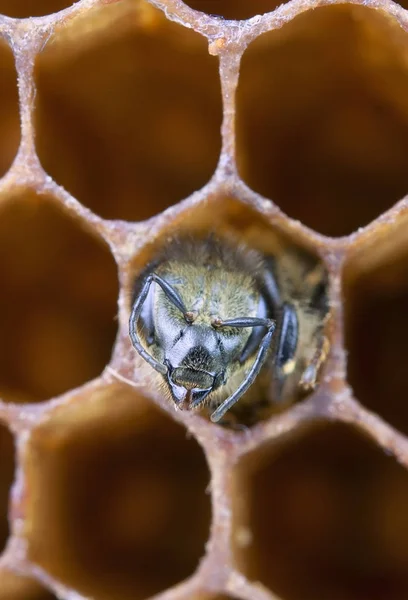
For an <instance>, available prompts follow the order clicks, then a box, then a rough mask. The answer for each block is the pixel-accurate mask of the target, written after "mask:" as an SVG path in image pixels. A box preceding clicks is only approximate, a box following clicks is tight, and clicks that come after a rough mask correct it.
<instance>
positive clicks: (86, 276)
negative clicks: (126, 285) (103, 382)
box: [0, 192, 118, 402]
mask: <svg viewBox="0 0 408 600" xmlns="http://www.w3.org/2000/svg"><path fill="white" fill-rule="evenodd" d="M0 285H1V290H2V293H1V296H0V307H1V309H0V330H1V337H2V344H1V348H0V395H1V396H2V397H3V398H4V399H5V400H11V401H13V402H36V401H40V400H45V399H46V398H50V397H53V396H55V395H58V394H61V393H63V392H66V391H68V390H69V389H71V388H74V387H76V386H79V385H81V384H83V383H85V382H86V381H88V380H89V379H92V378H94V377H96V376H98V375H99V374H100V372H101V371H102V370H103V368H104V366H105V365H106V363H108V361H109V359H110V355H111V350H112V346H113V343H114V341H115V335H116V323H115V316H116V312H117V307H116V304H117V294H118V289H117V288H118V283H117V274H116V266H115V263H114V260H113V258H112V256H111V254H110V252H109V249H108V247H107V246H106V245H105V244H104V243H103V242H102V241H101V240H98V239H96V237H95V236H94V235H92V234H91V232H90V230H89V229H88V230H87V228H86V227H84V225H83V224H81V223H80V222H79V221H75V220H74V219H73V218H72V217H70V216H68V214H67V213H66V211H64V210H63V208H62V207H58V206H57V205H56V204H55V202H53V201H52V199H51V198H50V197H47V196H43V195H36V194H35V193H34V192H21V193H16V194H15V195H13V196H11V197H9V196H7V197H4V198H3V199H2V201H1V203H0Z"/></svg>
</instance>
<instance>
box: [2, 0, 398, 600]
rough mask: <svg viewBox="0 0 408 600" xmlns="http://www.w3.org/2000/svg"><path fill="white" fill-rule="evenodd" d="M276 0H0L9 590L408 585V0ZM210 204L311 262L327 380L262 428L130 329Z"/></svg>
mask: <svg viewBox="0 0 408 600" xmlns="http://www.w3.org/2000/svg"><path fill="white" fill-rule="evenodd" d="M278 5H279V2H277V1H276V0H185V1H184V2H183V1H182V0H79V1H78V2H75V3H73V2H72V1H69V0H0V13H1V16H0V66H1V90H2V93H1V101H0V132H1V145H0V284H1V295H0V307H1V310H0V332H1V342H2V343H1V347H0V456H1V460H0V543H1V552H2V553H1V555H0V600H53V599H54V600H55V599H56V598H59V599H60V600H144V599H146V600H147V599H148V598H154V599H155V600H406V599H407V598H408V517H407V511H406V506H407V503H408V472H407V468H408V439H407V435H408V383H407V382H408V379H407V377H406V365H407V361H408V343H407V339H408V317H407V314H408V313H407V310H406V307H407V302H408V201H407V199H406V197H405V196H406V194H407V191H408V14H407V13H406V10H405V6H404V5H402V6H400V5H398V4H396V3H394V2H391V0H356V1H355V2H350V3H339V2H336V1H329V0H292V1H291V2H288V3H284V4H281V5H279V6H278ZM214 227H216V228H217V229H219V230H220V231H222V232H227V233H228V234H233V235H234V236H236V237H237V238H239V239H243V240H245V241H246V242H247V243H248V244H249V245H251V246H253V247H254V248H255V249H257V250H259V251H262V252H265V253H272V254H274V253H275V252H277V249H279V252H280V253H281V254H280V255H279V256H280V257H279V258H278V255H276V260H277V261H278V263H279V261H281V260H283V258H282V257H285V256H289V255H290V256H296V257H297V258H296V259H295V260H294V262H293V264H292V266H293V268H295V267H296V265H297V266H299V265H300V264H303V263H305V264H306V263H308V264H313V265H317V266H318V267H319V268H320V269H321V271H322V272H323V273H324V277H325V286H326V287H325V294H326V295H327V298H326V299H327V307H328V309H327V314H326V315H325V318H324V322H323V323H321V324H320V325H321V336H323V337H322V338H321V339H324V340H325V341H326V343H327V344H326V345H327V348H328V352H327V356H325V360H324V361H323V364H322V366H321V369H320V372H319V377H318V383H317V385H316V387H315V389H314V390H312V392H311V393H309V394H308V395H306V396H304V397H302V398H299V399H296V401H295V402H291V403H289V404H288V405H285V407H284V408H283V409H281V410H276V411H275V410H273V411H272V413H271V414H269V415H268V416H267V417H266V418H261V419H259V420H258V421H257V422H256V423H255V424H253V425H251V426H242V427H226V426H223V425H217V424H214V423H211V422H210V421H209V420H208V419H207V418H206V417H205V416H203V415H202V414H200V413H196V412H188V411H176V410H175V408H174V406H173V405H171V403H170V402H169V401H168V399H167V398H166V397H165V396H164V394H163V391H162V388H161V387H160V381H159V376H158V375H157V373H156V372H155V371H153V369H151V367H150V366H149V365H148V364H147V363H145V362H144V361H143V360H142V359H141V358H140V357H139V355H138V354H137V353H136V352H135V351H134V349H133V348H132V346H131V343H130V339H129V335H128V319H129V312H130V304H131V302H130V298H131V294H132V288H133V285H134V281H135V278H136V277H137V275H138V274H139V273H140V272H141V271H142V270H143V269H144V268H145V266H146V264H147V263H148V262H149V261H150V260H151V258H152V257H153V256H154V255H155V252H156V251H157V249H158V248H161V247H162V246H163V245H165V244H166V241H167V240H168V239H169V238H171V236H173V235H174V234H177V233H179V232H183V233H189V234H192V235H195V234H197V233H200V235H201V233H202V232H206V231H209V230H211V229H213V228H214ZM295 263H296V264H295ZM279 264H281V265H283V264H285V263H283V262H282V263H279ZM288 268H289V267H288ZM291 268H292V267H290V268H289V271H290V269H291ZM282 269H284V267H282ZM290 272H291V271H290ZM289 276H291V275H290V273H289ZM303 293H305V292H303ZM311 339H312V338H311ZM303 341H304V342H305V346H306V347H307V348H308V349H307V350H305V352H306V354H305V356H306V357H307V356H309V355H310V352H311V348H310V347H309V346H310V344H311V342H310V344H309V340H308V339H307V338H305V339H304V340H303ZM307 352H309V354H307Z"/></svg>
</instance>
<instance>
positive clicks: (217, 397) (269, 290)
mask: <svg viewBox="0 0 408 600" xmlns="http://www.w3.org/2000/svg"><path fill="white" fill-rule="evenodd" d="M215 224H216V225H215ZM129 271H130V272H129V277H128V282H127V289H126V292H127V297H128V298H129V312H130V310H131V306H132V305H133V302H136V301H137V299H138V298H139V297H142V294H143V293H145V291H143V284H144V281H145V279H146V277H147V275H148V274H150V273H153V272H154V273H155V274H156V275H159V276H160V277H162V279H164V280H165V282H167V283H170V285H171V287H172V288H173V290H175V291H176V293H178V294H179V296H180V297H181V300H182V303H184V306H185V308H186V310H187V312H186V313H185V315H188V314H189V311H191V315H193V320H192V321H188V319H187V317H184V316H183V313H182V310H181V309H180V308H177V313H176V314H175V313H174V311H175V310H176V309H175V308H174V305H175V303H171V301H170V300H169V298H170V296H169V295H168V296H167V297H166V295H165V294H163V292H162V291H161V288H159V286H158V285H156V284H155V283H152V284H151V287H150V288H149V293H150V292H151V295H150V296H149V295H148V296H147V297H145V300H144V302H143V304H142V309H141V310H142V312H141V314H140V317H139V319H138V320H136V330H137V332H138V335H139V339H140V340H141V344H142V346H144V349H145V350H146V351H147V353H148V354H150V356H152V357H153V358H154V359H155V360H156V361H158V362H159V363H161V365H163V364H165V365H166V366H167V371H166V372H165V373H164V375H163V374H157V381H158V387H159V389H160V393H162V394H165V395H166V396H167V397H168V399H169V401H170V403H171V404H174V403H175V404H177V405H178V407H179V408H184V409H186V410H191V409H192V406H193V405H194V406H195V408H194V410H199V411H201V412H202V414H203V415H205V416H206V417H209V416H210V415H212V418H213V419H215V420H216V421H217V422H220V423H221V424H223V425H232V426H235V425H242V424H244V425H247V426H251V425H253V424H254V423H257V422H258V421H259V420H263V419H266V418H268V417H269V416H270V415H271V413H272V412H276V411H279V410H283V409H285V408H287V406H288V404H289V403H291V402H293V401H295V400H298V399H300V398H302V397H304V396H305V394H307V393H309V392H310V391H313V390H314V389H315V388H316V386H317V381H318V378H319V371H320V367H321V365H322V363H323V362H324V360H325V358H326V355H327V350H328V340H327V339H326V336H327V335H328V333H327V331H326V329H327V328H326V322H327V321H328V317H329V313H328V311H329V307H328V299H327V286H328V276H327V271H326V269H325V266H324V264H323V263H322V262H321V260H319V258H318V257H317V256H316V255H315V254H314V253H313V251H312V250H311V249H310V248H308V247H306V246H305V245H304V243H302V244H300V243H299V242H298V241H295V240H294V239H292V238H290V237H289V236H288V235H287V234H285V233H284V232H283V231H282V230H279V229H278V227H273V226H271V225H270V223H269V222H268V220H267V219H266V218H265V217H263V216H262V215H260V214H259V213H258V212H256V211H255V210H253V209H251V208H249V207H248V206H246V205H244V204H242V203H240V202H238V201H237V200H235V199H234V198H232V197H214V198H212V199H210V200H208V201H207V202H206V203H205V204H203V205H199V206H196V207H194V208H193V209H192V210H190V211H186V212H183V214H182V215H180V216H179V217H178V219H176V220H175V221H174V222H173V223H172V225H171V226H169V227H166V228H165V229H163V230H162V232H161V234H160V235H159V236H158V237H157V239H156V240H155V241H154V242H153V243H150V244H147V245H146V246H145V247H144V249H143V250H142V251H141V252H140V253H139V254H138V255H137V256H136V258H135V259H134V260H133V262H132V264H131V265H130V269H129ZM156 299H157V301H156ZM176 306H177V304H176ZM149 307H150V308H149ZM246 317H250V318H257V317H260V318H266V319H274V320H275V321H276V329H275V332H274V333H273V335H272V336H271V337H269V336H270V333H268V332H267V329H266V328H265V327H264V328H263V329H257V330H255V327H253V329H252V331H251V326H249V325H248V324H244V325H242V326H240V325H237V326H234V327H232V326H231V327H225V328H224V327H223V326H222V325H214V322H215V321H217V319H221V321H223V320H228V319H231V318H234V319H241V318H246ZM258 325H259V323H258ZM258 325H257V326H258ZM134 330H135V327H133V328H132V331H134ZM268 339H269V341H268ZM264 344H265V346H264ZM136 347H137V340H136V344H135V348H136ZM135 352H136V351H135ZM274 356H279V359H278V360H276V361H275V363H273V360H272V358H273V357H274ZM258 360H259V365H260V367H259V368H260V370H259V369H258V371H256V372H255V371H254V372H255V375H254V379H253V381H252V383H251V385H250V386H249V388H247V391H246V392H245V394H244V396H242V397H241V398H240V399H239V400H238V401H237V402H235V403H234V404H233V406H232V408H231V409H230V410H228V412H227V413H225V417H224V415H222V414H220V411H217V413H216V415H215V414H214V411H215V410H216V408H217V407H218V406H220V405H221V404H222V403H223V402H224V401H226V400H227V398H229V397H230V396H231V395H232V394H233V392H235V391H236V390H238V389H239V387H240V386H241V385H246V384H245V381H247V382H250V381H251V378H252V373H253V370H254V369H256V368H257V362H258ZM143 367H145V368H146V369H150V370H151V372H154V371H153V368H152V366H150V365H148V364H147V362H146V363H142V368H143ZM198 373H199V374H200V375H198ZM183 378H184V379H183ZM203 382H204V383H206V384H207V385H203ZM163 384H164V385H163ZM195 384H196V385H195ZM213 392H214V393H213ZM203 393H204V396H203ZM172 399H173V400H172ZM173 401H174V402H173Z"/></svg>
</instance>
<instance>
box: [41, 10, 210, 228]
mask: <svg viewBox="0 0 408 600" xmlns="http://www.w3.org/2000/svg"><path fill="white" fill-rule="evenodd" d="M35 77H36V82H37V86H38V102H37V112H36V128H37V137H36V145H37V150H38V154H39V157H40V160H41V163H42V164H43V166H44V168H45V170H46V171H47V172H48V173H49V174H50V175H52V177H54V179H55V180H56V181H57V182H58V183H60V184H62V185H63V186H64V187H65V188H66V189H68V190H69V191H70V192H71V193H72V194H73V195H74V196H75V197H76V198H77V199H78V200H79V201H80V202H82V203H83V204H85V205H86V206H88V207H89V208H91V209H92V210H93V211H94V212H96V213H97V214H99V215H101V216H102V217H104V218H108V219H127V220H132V221H140V220H143V219H146V218H148V217H151V216H152V215H154V214H156V213H159V212H161V211H162V210H163V209H165V208H167V207H168V206H170V205H171V204H173V203H176V202H178V201H179V200H182V199H183V198H185V197H186V196H188V195H189V194H191V193H192V192H194V191H196V190H197V189H198V188H200V187H202V186H203V185H204V184H205V183H206V182H207V181H208V180H209V179H210V178H211V176H212V174H213V172H214V170H215V167H216V165H217V162H218V157H219V152H220V147H221V135H220V126H221V119H222V106H221V89H220V83H219V78H218V64H217V60H216V59H215V58H214V57H211V56H210V55H209V54H208V44H207V42H206V40H205V39H204V38H203V37H202V36H201V35H199V34H197V33H194V32H193V31H192V30H189V29H186V28H184V27H182V26H180V25H178V24H176V23H172V22H170V21H168V20H166V18H165V17H164V15H163V13H162V12H160V11H158V10H156V9H154V8H153V7H152V6H150V5H149V4H148V3H147V2H146V1H145V0H136V1H134V0H131V1H130V0H125V1H123V2H118V3H112V4H109V5H108V4H107V3H104V6H103V7H100V8H97V9H94V10H90V11H88V12H87V13H86V14H85V16H82V17H80V18H79V17H78V18H77V19H73V20H70V22H69V23H68V24H67V26H66V27H64V28H63V29H60V30H59V31H58V32H57V33H56V35H55V36H54V37H53V38H52V40H51V41H50V42H49V43H48V44H47V46H46V48H45V50H44V52H42V53H41V55H40V56H39V58H38V60H37V63H36V69H35Z"/></svg>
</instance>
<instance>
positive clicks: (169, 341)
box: [150, 275, 256, 408]
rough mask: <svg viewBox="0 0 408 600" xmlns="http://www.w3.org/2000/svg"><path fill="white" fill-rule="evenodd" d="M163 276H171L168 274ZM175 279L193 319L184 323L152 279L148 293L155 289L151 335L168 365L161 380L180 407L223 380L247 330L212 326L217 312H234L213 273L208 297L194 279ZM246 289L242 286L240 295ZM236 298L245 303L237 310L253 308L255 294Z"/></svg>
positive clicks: (195, 402)
mask: <svg viewBox="0 0 408 600" xmlns="http://www.w3.org/2000/svg"><path fill="white" fill-rule="evenodd" d="M166 279H167V280H169V281H171V280H172V278H171V277H170V276H168V275H167V277H166ZM177 280H178V281H179V282H180V283H179V284H178V285H177V284H176V285H174V288H176V287H178V288H179V290H178V291H179V292H180V296H181V297H182V299H183V302H184V304H185V306H186V307H187V308H188V309H190V308H192V310H191V311H190V312H191V313H192V314H193V315H194V317H193V321H192V322H187V321H186V320H185V318H184V315H183V314H181V313H180V311H178V310H177V309H175V307H174V305H172V304H171V302H169V300H168V298H167V297H166V295H165V294H164V292H163V291H162V290H161V289H160V286H159V285H157V284H153V285H152V288H151V292H150V293H151V294H153V298H152V299H151V303H152V304H151V306H152V308H153V315H152V321H153V326H154V337H155V342H156V345H157V351H158V354H160V360H161V361H162V362H163V364H164V365H166V367H167V373H166V375H165V380H166V383H167V385H168V386H169V391H170V393H171V396H172V398H173V400H174V402H175V403H176V404H177V405H178V406H179V407H184V406H188V407H189V408H195V407H198V406H200V405H201V404H202V403H203V402H204V400H205V399H206V398H207V397H208V396H209V394H211V392H213V391H215V390H217V389H218V388H219V387H220V386H221V385H223V384H224V383H226V380H227V379H228V376H229V372H230V370H231V367H232V366H233V365H234V364H236V363H237V362H239V357H240V355H241V353H242V350H243V348H244V347H245V344H246V343H247V340H248V338H249V336H250V332H249V331H248V330H245V329H238V328H226V329H218V328H217V327H216V326H214V325H213V324H214V323H216V322H217V319H218V318H220V317H221V316H222V317H224V315H227V316H229V315H230V314H231V312H232V313H233V312H234V306H231V305H229V304H230V303H229V302H228V300H229V297H228V294H225V290H224V291H223V290H222V285H220V283H221V282H220V281H219V279H218V278H217V277H216V276H215V278H214V277H213V278H212V281H211V284H210V285H209V286H208V287H209V290H208V291H210V294H209V295H206V296H203V295H202V293H201V292H202V290H201V289H199V288H201V285H200V284H199V282H198V280H197V278H196V279H195V280H194V282H195V284H194V285H191V286H190V287H189V286H188V281H185V278H180V277H179V278H177ZM207 283H208V282H207ZM186 290H187V291H186ZM238 290H239V288H236V290H235V303H236V301H237V300H238V297H239V296H240V293H239V291H238ZM246 291H247V290H242V292H243V294H245V292H246ZM248 298H249V300H248ZM239 300H240V304H242V303H243V304H244V305H245V309H241V310H245V311H246V313H245V314H247V313H248V311H249V312H250V314H251V313H252V312H254V310H255V308H256V307H255V305H254V303H253V299H251V298H250V297H249V296H248V295H247V300H245V297H244V298H243V299H239ZM194 309H196V310H194ZM251 309H252V310H251ZM221 311H222V312H221ZM235 312H236V307H235ZM255 313H256V310H255ZM233 316H234V315H233Z"/></svg>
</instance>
